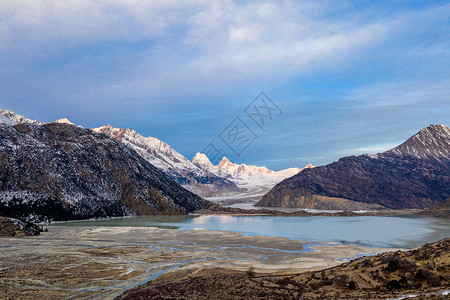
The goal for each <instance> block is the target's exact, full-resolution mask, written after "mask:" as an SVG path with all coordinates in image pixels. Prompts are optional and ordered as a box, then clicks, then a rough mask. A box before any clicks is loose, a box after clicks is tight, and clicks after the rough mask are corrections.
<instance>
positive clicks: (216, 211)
mask: <svg viewBox="0 0 450 300" xmlns="http://www.w3.org/2000/svg"><path fill="white" fill-rule="evenodd" d="M221 208H223V209H220V208H213V209H201V210H196V211H194V212H192V213H189V214H186V215H135V216H122V217H107V218H90V219H76V220H66V221H52V222H39V223H35V224H36V225H39V226H51V225H53V224H61V223H73V222H81V221H103V220H114V219H131V218H136V217H142V216H167V217H171V216H173V217H177V216H186V217H188V216H193V217H195V216H208V215H212V216H217V215H230V216H283V217H316V216H317V217H358V216H359V217H372V216H374V217H389V216H402V215H418V216H423V217H434V218H443V219H448V217H447V216H443V215H436V216H434V215H433V214H431V213H429V210H427V209H405V210H379V211H364V212H356V211H345V210H344V211H339V212H309V211H305V210H299V211H295V212H283V211H277V210H268V209H266V208H263V209H242V208H234V207H221ZM427 213H428V214H427Z"/></svg>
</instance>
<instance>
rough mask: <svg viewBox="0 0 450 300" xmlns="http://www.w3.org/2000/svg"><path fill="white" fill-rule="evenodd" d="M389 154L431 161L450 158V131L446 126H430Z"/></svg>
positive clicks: (388, 152)
mask: <svg viewBox="0 0 450 300" xmlns="http://www.w3.org/2000/svg"><path fill="white" fill-rule="evenodd" d="M385 153H387V154H395V155H408V156H413V157H416V158H422V159H430V158H435V159H438V160H440V159H441V158H445V159H449V158H450V129H449V128H448V127H447V126H445V125H430V126H428V127H426V128H423V129H422V130H420V131H419V132H418V133H416V134H415V135H413V136H412V137H410V138H409V139H408V140H407V141H406V142H404V143H403V144H401V145H399V146H397V147H395V148H394V149H392V150H389V151H387V152H385Z"/></svg>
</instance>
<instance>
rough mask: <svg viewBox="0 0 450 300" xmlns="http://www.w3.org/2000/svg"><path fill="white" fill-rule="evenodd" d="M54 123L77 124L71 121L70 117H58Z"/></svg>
mask: <svg viewBox="0 0 450 300" xmlns="http://www.w3.org/2000/svg"><path fill="white" fill-rule="evenodd" d="M53 123H61V124H70V125H75V124H73V123H72V122H70V121H69V119H67V118H62V119H58V120H56V121H53Z"/></svg>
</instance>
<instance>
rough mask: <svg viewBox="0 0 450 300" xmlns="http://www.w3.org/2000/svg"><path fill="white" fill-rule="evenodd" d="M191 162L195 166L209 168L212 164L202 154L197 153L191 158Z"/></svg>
mask: <svg viewBox="0 0 450 300" xmlns="http://www.w3.org/2000/svg"><path fill="white" fill-rule="evenodd" d="M192 162H193V163H194V164H197V165H201V166H210V167H212V166H213V164H212V163H211V161H210V160H209V158H208V156H207V155H206V154H204V153H200V152H197V154H195V156H194V157H193V158H192Z"/></svg>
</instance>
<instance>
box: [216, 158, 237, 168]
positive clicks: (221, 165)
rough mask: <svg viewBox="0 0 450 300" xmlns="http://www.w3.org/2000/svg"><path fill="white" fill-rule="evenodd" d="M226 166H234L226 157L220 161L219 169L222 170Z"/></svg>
mask: <svg viewBox="0 0 450 300" xmlns="http://www.w3.org/2000/svg"><path fill="white" fill-rule="evenodd" d="M226 164H233V163H232V162H231V161H230V160H229V159H228V158H226V157H225V156H224V157H223V158H222V159H221V160H220V162H219V164H218V165H217V167H219V168H222V167H223V166H224V165H226Z"/></svg>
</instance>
